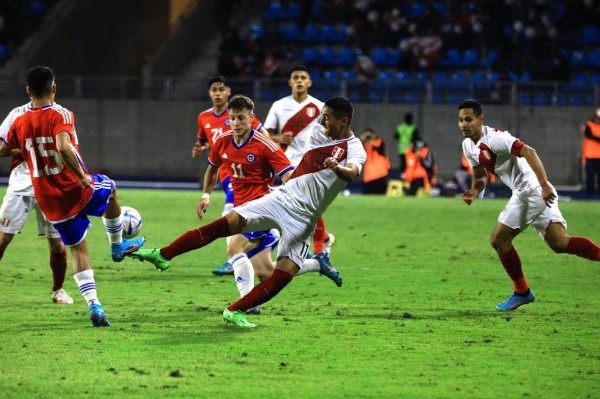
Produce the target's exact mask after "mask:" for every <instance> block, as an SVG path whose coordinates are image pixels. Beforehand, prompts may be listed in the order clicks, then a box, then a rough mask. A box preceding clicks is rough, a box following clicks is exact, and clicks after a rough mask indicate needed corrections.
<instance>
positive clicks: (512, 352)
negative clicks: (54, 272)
mask: <svg viewBox="0 0 600 399" xmlns="http://www.w3.org/2000/svg"><path fill="white" fill-rule="evenodd" d="M3 191H4V190H0V192H1V193H3ZM199 197H200V192H193V191H175V190H134V189H123V190H120V198H121V203H122V204H123V205H130V206H133V207H135V208H137V209H138V210H139V211H140V212H141V214H142V216H143V220H144V225H143V229H142V233H143V235H145V236H146V237H147V240H148V241H147V244H146V247H154V246H161V245H165V244H168V243H170V242H171V241H172V240H173V239H174V238H176V237H177V236H178V235H180V234H181V233H183V232H185V231H187V230H189V229H191V228H194V227H196V226H199V225H201V224H204V223H205V222H207V221H212V220H214V219H215V218H217V217H219V215H220V213H221V210H222V203H223V197H222V195H220V194H219V193H216V194H215V195H213V198H212V204H211V208H210V210H209V212H208V213H207V214H206V216H205V221H202V222H200V221H198V220H197V217H196V210H195V207H196V204H197V201H198V199H199ZM505 202H506V201H505V200H480V201H477V202H475V203H474V204H473V205H471V206H469V207H468V206H466V205H465V204H463V203H462V202H461V201H460V200H459V199H453V198H385V197H366V196H349V197H340V198H338V199H337V200H336V201H335V202H334V203H333V204H332V206H331V207H330V209H329V210H328V211H327V212H326V214H325V217H326V223H327V228H328V230H330V231H331V232H333V233H334V234H335V235H336V237H337V244H336V246H335V247H334V250H333V254H332V262H333V264H334V265H335V266H336V267H337V268H338V269H339V271H340V273H341V274H342V276H343V278H344V285H343V287H342V288H337V287H336V286H335V285H334V284H333V283H332V282H331V281H329V280H328V279H327V278H325V277H320V276H318V275H317V274H314V273H313V274H307V275H303V276H300V277H297V278H295V279H294V280H293V281H292V283H291V284H290V285H289V286H288V287H287V288H286V289H285V290H284V291H282V292H281V293H280V295H278V296H277V297H275V298H274V299H273V300H272V301H271V302H269V303H267V304H264V305H263V306H262V311H263V314H262V315H260V316H250V317H249V320H251V321H252V322H254V323H256V324H258V328H257V329H255V330H253V331H241V330H239V329H236V328H235V327H233V326H227V325H225V324H224V323H223V321H222V319H221V313H222V311H223V309H224V308H225V307H226V306H227V305H228V304H229V303H231V302H232V301H234V300H235V299H236V298H237V297H238V294H237V290H236V288H235V285H234V282H233V278H231V277H215V276H213V275H212V274H211V272H210V271H211V269H213V268H215V267H217V266H219V265H220V264H221V263H222V262H223V261H224V260H225V240H218V241H216V242H214V243H212V244H210V245H209V246H207V247H206V248H203V249H201V250H197V251H193V252H190V253H187V254H185V255H182V256H180V257H178V258H176V259H175V260H174V262H173V263H172V266H171V268H170V269H169V270H168V271H166V272H159V271H157V270H155V269H154V268H153V267H152V265H150V264H147V263H141V262H138V261H135V260H132V259H126V260H125V261H124V262H122V263H113V262H112V261H111V260H110V256H109V249H108V241H107V237H106V233H105V232H104V228H103V225H102V221H101V220H100V218H94V219H92V222H93V226H92V228H91V230H90V231H89V234H88V240H89V245H90V252H91V260H92V265H93V266H94V270H95V277H96V283H97V286H98V293H99V298H100V300H101V302H102V304H103V305H104V307H105V309H106V311H107V314H108V317H109V319H110V321H111V323H112V326H111V327H110V328H93V327H92V325H91V323H90V321H89V315H88V311H87V306H86V305H85V303H84V301H83V298H82V297H81V295H80V294H79V293H78V291H77V288H76V286H75V283H74V280H73V278H72V274H71V272H70V270H69V272H68V275H67V281H66V284H65V288H66V289H67V291H68V292H69V293H70V294H71V295H72V296H73V298H74V299H75V304H74V305H70V306H57V305H54V304H53V303H52V301H51V276H50V270H49V267H48V250H47V244H46V242H45V240H44V239H43V238H39V237H37V235H36V232H35V226H34V221H33V218H32V219H30V220H29V221H28V223H27V226H26V229H25V230H24V231H23V233H22V234H21V235H19V236H17V237H15V239H14V240H13V242H12V244H11V245H10V247H9V248H8V250H7V252H6V254H5V256H4V258H3V259H2V261H1V262H0V293H1V294H0V298H1V300H0V301H1V303H0V393H1V396H2V397H3V398H50V397H60V398H100V397H102V398H105V397H114V398H598V397H599V396H600V291H599V289H598V287H599V286H600V268H599V266H600V264H598V263H595V262H591V261H587V260H583V259H580V258H577V257H574V256H569V255H557V254H554V253H553V252H552V251H551V250H550V249H549V248H548V247H547V246H546V245H545V244H544V242H543V241H542V240H541V239H540V238H539V237H538V236H537V234H536V233H535V232H534V231H532V230H527V231H526V232H525V233H524V234H522V235H520V236H519V237H517V238H516V240H515V242H514V244H515V247H516V248H517V251H519V254H520V256H521V259H522V261H523V265H524V270H525V273H526V276H527V277H528V280H529V283H530V285H531V287H532V289H533V290H534V291H535V293H536V296H537V299H536V301H535V302H534V303H532V304H530V305H527V306H524V307H522V308H520V309H518V310H516V311H514V312H511V313H501V312H498V311H496V310H495V305H496V304H497V303H498V302H500V301H503V300H504V299H506V297H507V296H508V294H509V293H510V292H511V289H512V284H511V283H510V281H509V279H508V277H507V276H506V275H505V273H504V271H503V269H502V266H501V265H500V263H499V261H498V259H497V257H496V255H495V253H494V251H493V249H492V248H491V246H490V245H489V243H488V239H489V235H490V232H491V230H492V228H493V226H494V224H495V222H496V218H497V215H498V213H499V212H500V210H501V209H502V207H503V206H504V204H505ZM560 206H561V210H562V212H563V214H564V216H565V218H566V219H567V221H568V222H569V233H571V234H572V235H582V236H587V237H589V238H591V239H592V240H594V241H596V242H600V206H599V205H598V203H596V202H584V201H572V202H564V203H561V204H560ZM69 259H70V255H69Z"/></svg>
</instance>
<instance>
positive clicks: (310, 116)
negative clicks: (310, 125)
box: [306, 107, 317, 118]
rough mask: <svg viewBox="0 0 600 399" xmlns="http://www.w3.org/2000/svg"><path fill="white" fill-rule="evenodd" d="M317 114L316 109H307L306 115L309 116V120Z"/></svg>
mask: <svg viewBox="0 0 600 399" xmlns="http://www.w3.org/2000/svg"><path fill="white" fill-rule="evenodd" d="M316 114H317V110H316V109H315V108H314V107H308V108H306V115H308V117H309V118H312V117H314V116H315V115H316Z"/></svg>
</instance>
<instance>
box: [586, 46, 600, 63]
mask: <svg viewBox="0 0 600 399" xmlns="http://www.w3.org/2000/svg"><path fill="white" fill-rule="evenodd" d="M587 65H588V66H589V67H590V68H600V48H598V49H594V50H591V51H590V52H589V53H588V60H587Z"/></svg>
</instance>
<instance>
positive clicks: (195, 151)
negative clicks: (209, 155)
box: [192, 143, 208, 158]
mask: <svg viewBox="0 0 600 399" xmlns="http://www.w3.org/2000/svg"><path fill="white" fill-rule="evenodd" d="M207 149H208V146H207V145H202V144H200V143H196V144H194V146H193V147H192V157H193V158H196V157H197V156H198V155H200V154H202V153H203V152H204V151H206V150H207Z"/></svg>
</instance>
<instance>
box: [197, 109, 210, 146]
mask: <svg viewBox="0 0 600 399" xmlns="http://www.w3.org/2000/svg"><path fill="white" fill-rule="evenodd" d="M196 123H197V124H198V130H197V131H196V138H198V139H203V140H207V141H208V135H207V134H206V130H204V123H203V122H202V113H199V114H198V118H197V120H196Z"/></svg>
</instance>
